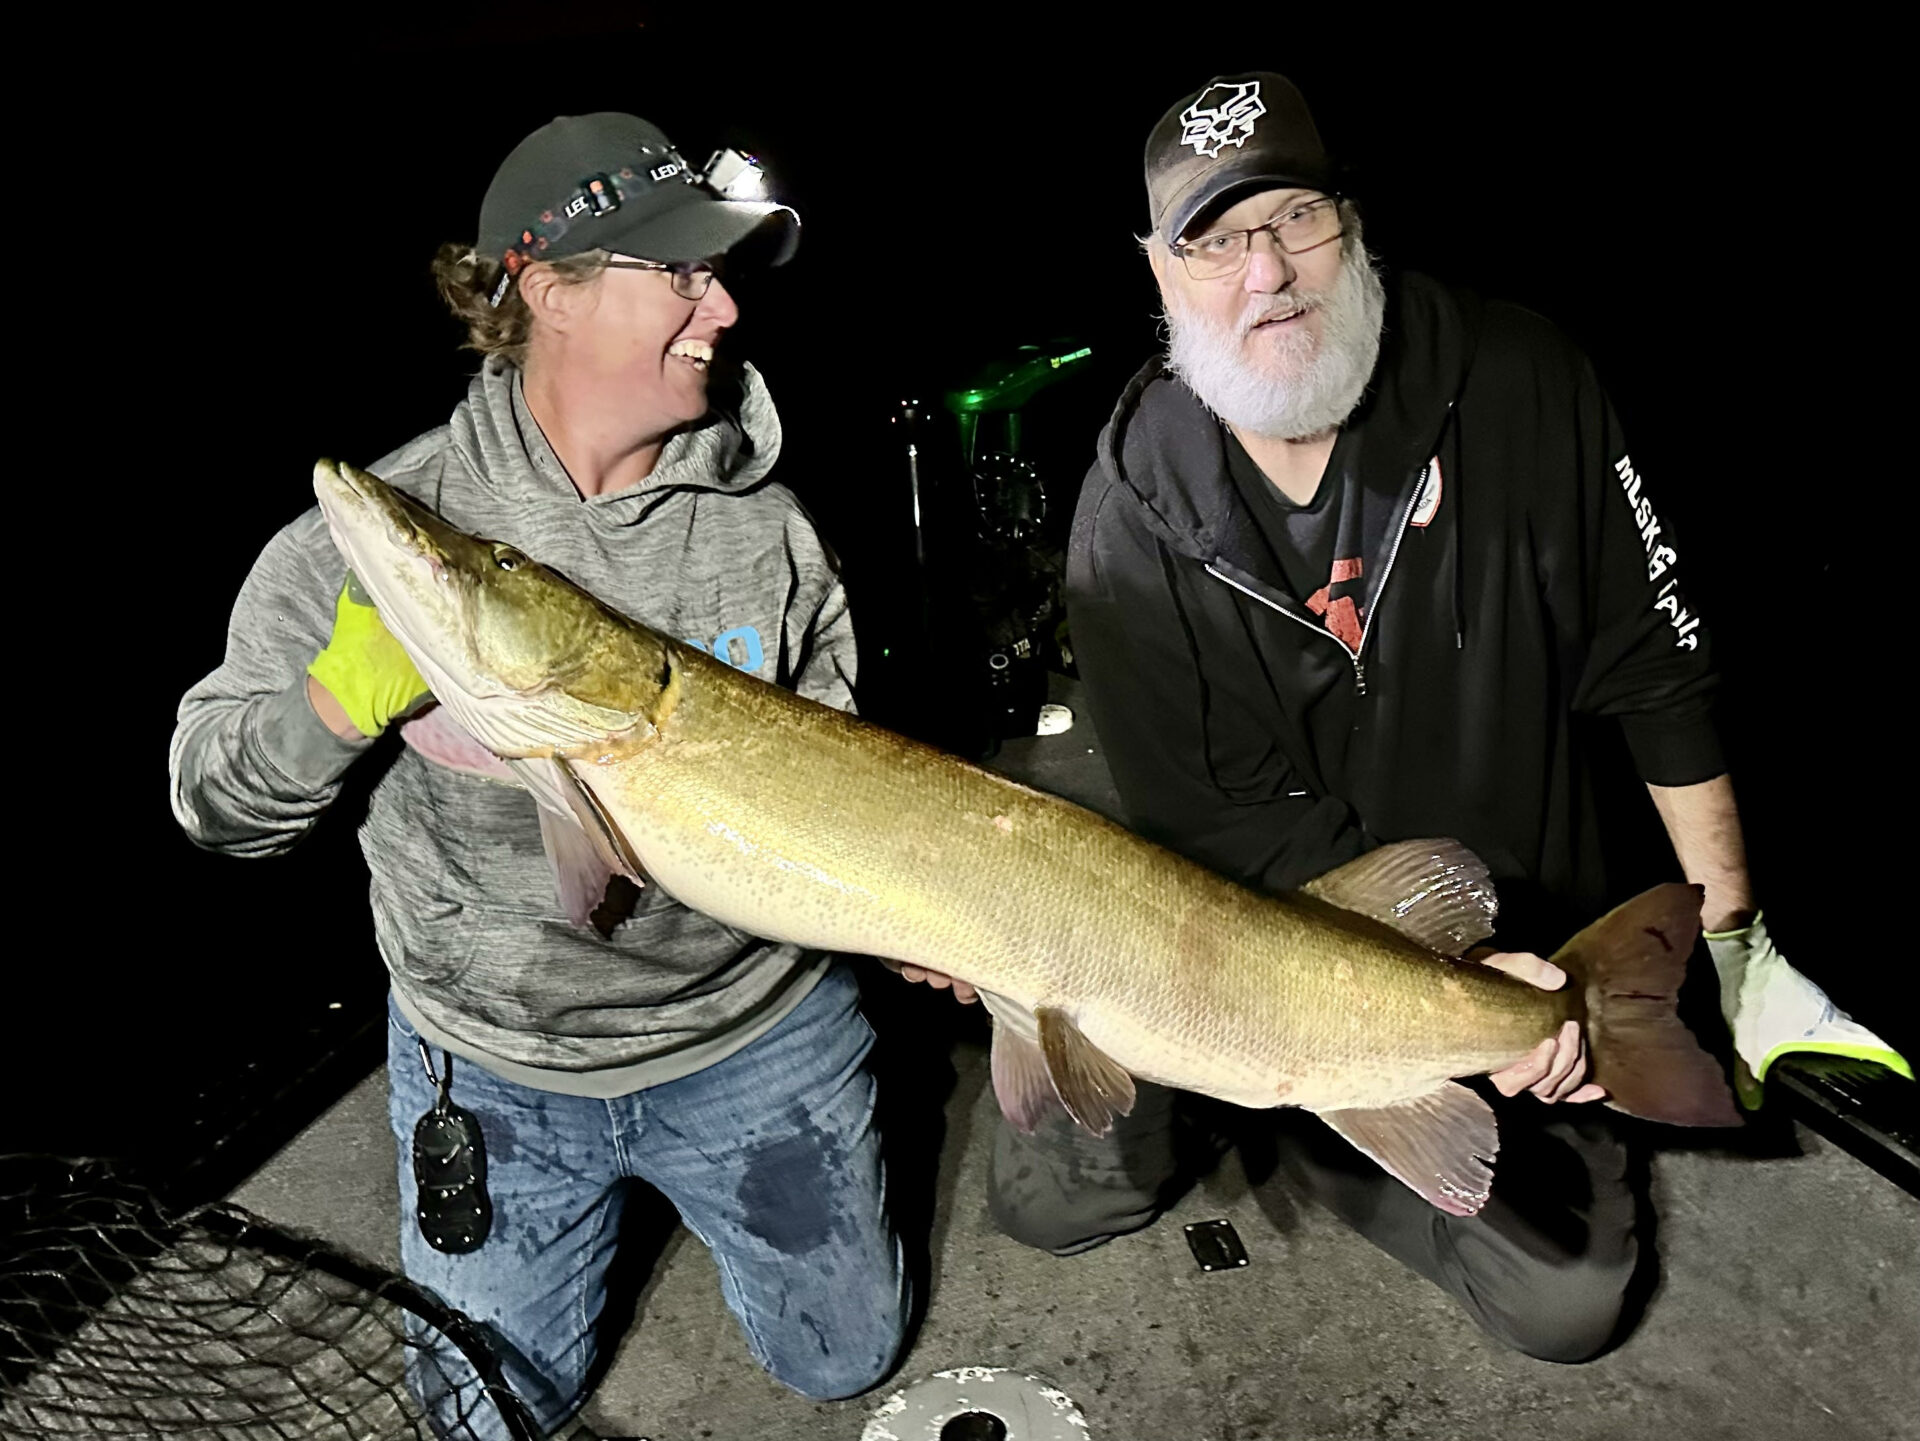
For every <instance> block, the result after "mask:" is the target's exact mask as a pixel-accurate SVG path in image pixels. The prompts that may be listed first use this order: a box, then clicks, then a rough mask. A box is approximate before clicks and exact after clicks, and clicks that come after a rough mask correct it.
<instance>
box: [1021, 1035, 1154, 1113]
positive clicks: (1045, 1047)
mask: <svg viewBox="0 0 1920 1441" xmlns="http://www.w3.org/2000/svg"><path fill="white" fill-rule="evenodd" d="M1033 1019H1034V1026H1035V1029H1036V1030H1037V1031H1038V1032H1039V1037H1040V1055H1041V1058H1042V1060H1043V1061H1044V1062H1045V1064H1046V1068H1047V1078H1048V1079H1049V1080H1050V1081H1052V1082H1053V1090H1054V1094H1055V1095H1057V1096H1058V1097H1059V1098H1060V1104H1061V1105H1063V1106H1065V1107H1066V1108H1067V1114H1068V1115H1069V1116H1072V1117H1073V1119H1074V1120H1076V1121H1078V1122H1079V1123H1080V1125H1081V1126H1082V1127H1083V1128H1084V1129H1086V1130H1088V1131H1091V1132H1092V1133H1093V1134H1094V1135H1096V1136H1104V1135H1106V1134H1107V1132H1108V1131H1111V1130H1112V1129H1113V1118H1114V1117H1115V1116H1124V1115H1127V1114H1129V1113H1130V1112H1131V1111H1132V1110H1133V1100H1134V1089H1133V1077H1132V1076H1130V1075H1128V1074H1127V1072H1126V1068H1125V1067H1123V1066H1122V1065H1120V1063H1119V1062H1117V1061H1115V1060H1114V1059H1113V1058H1112V1057H1111V1056H1109V1055H1108V1054H1107V1053H1106V1052H1105V1051H1102V1050H1101V1049H1100V1048H1099V1047H1098V1046H1096V1045H1094V1044H1093V1042H1092V1041H1089V1040H1088V1039H1087V1038H1086V1037H1085V1036H1084V1035H1083V1034H1081V1031H1080V1028H1079V1027H1078V1026H1076V1025H1075V1024H1074V1023H1073V1018H1072V1017H1071V1016H1069V1015H1068V1014H1067V1013H1066V1012H1065V1011H1063V1010H1061V1009H1060V1008H1059V1007H1058V1006H1039V1007H1036V1008H1035V1010H1034V1013H1033Z"/></svg>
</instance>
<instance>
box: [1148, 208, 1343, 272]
mask: <svg viewBox="0 0 1920 1441" xmlns="http://www.w3.org/2000/svg"><path fill="white" fill-rule="evenodd" d="M1262 231H1265V232H1266V233H1267V234H1268V235H1271V236H1272V237H1273V243H1274V244H1275V245H1277V246H1279V247H1280V249H1281V250H1283V251H1285V252H1286V253H1287V254H1288V255H1300V254H1303V253H1304V252H1306V251H1309V250H1314V249H1317V248H1319V247H1320V246H1322V245H1325V244H1326V243H1327V242H1328V241H1330V240H1338V239H1339V238H1340V237H1341V235H1342V234H1344V233H1345V231H1346V224H1345V221H1344V219H1343V217H1342V216H1341V214H1340V197H1339V196H1337V195H1316V196H1313V197H1311V198H1309V199H1306V200H1297V201H1295V202H1294V203H1293V204H1292V205H1289V206H1288V207H1287V208H1286V209H1285V210H1283V211H1281V212H1280V214H1278V215H1276V216H1274V217H1273V219H1271V220H1269V221H1268V222H1267V223H1266V224H1265V225H1255V226H1251V227H1249V228H1248V229H1245V230H1210V231H1208V232H1207V233H1206V234H1205V235H1201V236H1196V237H1195V238H1194V239H1192V240H1183V241H1181V242H1179V243H1178V244H1177V245H1174V246H1173V247H1172V249H1173V253H1174V254H1175V255H1177V256H1179V257H1180V260H1181V262H1182V263H1183V264H1184V265H1185V266H1186V267H1187V274H1188V275H1190V276H1192V277H1193V278H1194V279H1195V280H1219V279H1222V278H1224V277H1225V276H1229V275H1233V274H1235V273H1237V272H1238V271H1239V269H1240V267H1241V266H1243V265H1245V264H1246V263H1247V252H1248V250H1249V248H1250V247H1251V246H1252V244H1253V237H1254V236H1256V235H1258V234H1260V233H1261V232H1262Z"/></svg>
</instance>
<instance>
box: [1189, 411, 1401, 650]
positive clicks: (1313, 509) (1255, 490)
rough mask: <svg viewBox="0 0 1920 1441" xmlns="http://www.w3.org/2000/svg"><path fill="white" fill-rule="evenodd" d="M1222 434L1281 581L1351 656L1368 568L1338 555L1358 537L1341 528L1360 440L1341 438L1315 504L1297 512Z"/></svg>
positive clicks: (1231, 470)
mask: <svg viewBox="0 0 1920 1441" xmlns="http://www.w3.org/2000/svg"><path fill="white" fill-rule="evenodd" d="M1220 433H1221V437H1222V439H1223V440H1224V441H1225V442H1226V451H1227V474H1228V475H1229V476H1231V477H1232V479H1233V486H1234V489H1235V490H1237V491H1239V493H1240V498H1241V499H1242V500H1244V501H1245V502H1246V505H1247V509H1248V510H1249V511H1250V512H1252V515H1253V520H1254V524H1255V525H1256V526H1257V527H1258V529H1259V532H1260V536H1261V538H1262V539H1263V540H1264V541H1265V542H1266V547H1267V551H1268V553H1269V554H1270V555H1271V557H1272V559H1273V563H1274V566H1275V568H1276V570H1277V571H1278V572H1279V576H1280V578H1281V579H1283V580H1285V582H1286V585H1287V589H1288V590H1290V591H1291V592H1292V593H1293V598H1294V599H1295V600H1297V601H1299V602H1300V603H1301V604H1302V605H1304V606H1305V607H1306V608H1307V609H1308V610H1310V611H1312V612H1313V613H1314V615H1316V616H1317V617H1319V619H1320V623H1321V624H1322V625H1324V626H1325V627H1326V628H1327V629H1328V630H1329V631H1331V632H1332V633H1333V634H1334V635H1335V636H1337V637H1338V638H1339V639H1340V640H1342V641H1343V642H1345V643H1346V646H1347V648H1348V649H1349V650H1358V649H1359V647H1360V635H1361V630H1362V627H1363V625H1364V623H1365V618H1364V617H1363V616H1362V615H1361V613H1360V610H1359V602H1360V596H1361V594H1362V593H1363V587H1362V586H1360V585H1359V584H1357V582H1358V581H1359V580H1360V579H1361V571H1362V566H1363V562H1362V560H1361V559H1360V557H1358V556H1342V555H1340V554H1338V551H1339V548H1340V545H1341V541H1342V532H1343V530H1345V531H1346V532H1353V531H1354V530H1355V527H1354V526H1351V525H1349V526H1345V527H1343V526H1342V524H1341V522H1342V520H1343V519H1344V518H1345V513H1346V511H1347V510H1348V509H1349V508H1350V506H1351V505H1352V492H1353V489H1354V486H1355V484H1356V482H1355V479H1354V472H1355V465H1354V461H1355V459H1356V457H1355V455H1354V454H1353V452H1354V450H1355V448H1356V447H1355V444H1354V443H1353V442H1354V441H1356V440H1357V437H1356V436H1354V435H1353V434H1352V433H1351V432H1347V431H1342V432H1341V434H1340V438H1339V439H1338V440H1337V441H1336V442H1335V443H1334V448H1333V454H1332V455H1331V456H1329V457H1328V459H1327V470H1326V474H1325V475H1323V476H1321V478H1320V485H1319V487H1318V489H1316V490H1315V491H1314V493H1313V499H1312V500H1310V501H1308V502H1307V503H1306V504H1305V505H1295V504H1294V503H1293V502H1292V501H1290V500H1288V499H1287V498H1286V496H1284V495H1282V494H1281V493H1280V487H1279V486H1277V485H1275V484H1274V483H1273V482H1272V481H1271V480H1268V479H1267V476H1266V473H1265V472H1264V471H1262V470H1261V469H1260V467H1259V466H1258V465H1257V464H1256V463H1255V462H1254V459H1253V457H1252V456H1250V455H1248V454H1247V450H1246V447H1245V446H1243V445H1241V444H1240V441H1239V439H1238V438H1237V437H1236V436H1235V435H1234V433H1233V432H1232V431H1231V430H1229V429H1228V428H1227V427H1226V426H1224V425H1223V426H1221V427H1220ZM1351 539H1352V540H1354V541H1357V539H1358V537H1357V536H1351Z"/></svg>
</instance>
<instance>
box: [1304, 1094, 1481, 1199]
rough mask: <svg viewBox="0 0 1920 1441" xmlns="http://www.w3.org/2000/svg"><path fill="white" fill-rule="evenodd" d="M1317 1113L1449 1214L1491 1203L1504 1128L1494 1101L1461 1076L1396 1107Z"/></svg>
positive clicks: (1383, 1168) (1397, 1103)
mask: <svg viewBox="0 0 1920 1441" xmlns="http://www.w3.org/2000/svg"><path fill="white" fill-rule="evenodd" d="M1316 1114H1317V1115H1318V1116H1319V1117H1320V1119H1321V1120H1323V1121H1325V1122H1326V1123H1327V1124H1328V1125H1329V1126H1331V1127H1333V1129H1334V1130H1336V1131H1338V1132H1339V1133H1340V1134H1341V1135H1342V1136H1344V1137H1345V1138H1346V1139H1347V1140H1348V1141H1349V1142H1351V1143H1352V1145H1353V1146H1354V1147H1355V1148H1356V1149H1358V1150H1360V1151H1362V1152H1364V1153H1365V1154H1366V1155H1368V1156H1371V1157H1372V1158H1373V1159H1374V1160H1375V1161H1377V1162H1379V1164H1380V1167H1381V1169H1382V1170H1384V1171H1386V1172H1387V1173H1388V1174H1389V1175H1391V1176H1393V1177H1394V1179H1396V1180H1398V1181H1401V1182H1403V1183H1405V1184H1406V1185H1407V1186H1408V1187H1410V1188H1411V1189H1412V1190H1414V1191H1417V1192H1418V1193H1419V1194H1420V1195H1421V1196H1423V1197H1425V1198H1426V1199H1427V1200H1428V1201H1430V1202H1432V1203H1433V1204H1434V1205H1436V1206H1438V1207H1439V1208H1440V1209H1441V1210H1443V1211H1445V1212H1447V1213H1448V1214H1449V1215H1454V1216H1472V1215H1476V1214H1478V1212H1479V1210H1480V1208H1481V1207H1482V1206H1484V1205H1485V1204H1486V1202H1487V1196H1488V1195H1489V1194H1490V1193H1491V1191H1492V1189H1493V1159H1494V1157H1495V1156H1496V1155H1497V1154H1498V1153H1499V1150H1500V1127H1499V1124H1498V1123H1497V1122H1496V1121H1495V1120H1494V1116H1493V1107H1491V1106H1489V1105H1488V1104H1487V1103H1486V1102H1485V1101H1484V1100H1482V1099H1481V1098H1480V1097H1479V1096H1478V1095H1476V1094H1475V1093H1474V1092H1472V1091H1470V1090H1468V1089H1467V1088H1466V1087H1465V1086H1463V1085H1461V1084H1460V1083H1459V1082H1458V1081H1448V1082H1446V1083H1444V1084H1443V1085H1441V1086H1440V1087H1439V1088H1437V1089H1436V1090H1432V1091H1428V1092H1427V1093H1426V1094H1425V1095H1422V1096H1414V1097H1412V1098H1411V1099H1409V1100H1405V1101H1396V1102H1395V1103H1394V1104H1393V1105H1391V1106H1379V1107H1372V1108H1365V1109H1361V1108H1351V1109H1345V1110H1338V1111H1320V1112H1317V1113H1316Z"/></svg>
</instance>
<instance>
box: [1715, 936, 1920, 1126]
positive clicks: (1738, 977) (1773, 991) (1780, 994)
mask: <svg viewBox="0 0 1920 1441" xmlns="http://www.w3.org/2000/svg"><path fill="white" fill-rule="evenodd" d="M1706 940H1707V950H1708V952H1709V953H1710V954H1711V955H1712V956H1713V966H1714V969H1715V970H1716V971H1718V972H1719V975H1720V1011H1721V1014H1722V1015H1723V1016H1725V1017H1726V1021H1727V1029H1728V1030H1730V1031H1732V1032H1733V1049H1734V1052H1735V1054H1737V1055H1738V1056H1739V1058H1740V1060H1741V1062H1742V1063H1743V1066H1744V1073H1743V1070H1742V1068H1736V1069H1735V1072H1734V1080H1735V1083H1736V1085H1737V1087H1738V1089H1739V1092H1740V1099H1741V1100H1742V1101H1744V1102H1745V1103H1746V1105H1747V1106H1748V1108H1749V1109H1751V1108H1753V1107H1755V1106H1758V1105H1759V1104H1760V1098H1761V1090H1760V1082H1762V1081H1764V1080H1765V1079H1766V1077H1767V1071H1768V1069H1769V1068H1770V1067H1771V1066H1772V1065H1773V1063H1774V1061H1775V1060H1777V1059H1778V1058H1779V1057H1781V1056H1783V1055H1786V1054H1789V1053H1791V1052H1794V1051H1804V1052H1810V1053H1813V1054H1826V1055H1834V1056H1850V1057H1853V1058H1854V1059H1856V1060H1863V1061H1875V1062H1878V1063H1879V1064H1880V1065H1883V1066H1885V1067H1886V1068H1887V1069H1888V1070H1890V1071H1892V1072H1894V1073H1895V1074H1896V1075H1901V1076H1905V1077H1906V1078H1907V1079H1908V1080H1912V1079H1913V1067H1912V1066H1910V1065H1908V1064H1907V1061H1906V1058H1905V1057H1903V1056H1902V1055H1901V1054H1900V1053H1899V1052H1898V1051H1896V1050H1894V1049H1893V1047H1891V1046H1889V1045H1888V1044H1887V1043H1886V1042H1885V1041H1883V1040H1881V1039H1880V1037H1879V1036H1877V1035H1875V1034H1874V1033H1873V1032H1872V1031H1869V1030H1868V1029H1867V1028H1866V1027H1865V1026H1863V1025H1861V1024H1860V1023H1859V1022H1858V1021H1856V1020H1854V1019H1853V1018H1852V1017H1851V1016H1849V1015H1848V1014H1847V1013H1846V1012H1845V1011H1842V1010H1840V1009H1838V1008H1837V1007H1836V1006H1835V1005H1834V1004H1833V1002H1832V1001H1830V1000H1828V999H1827V993H1826V992H1825V991H1823V990H1821V989H1820V987H1819V986H1817V985H1815V984H1814V983H1813V982H1812V981H1810V980H1808V979H1807V978H1806V977H1805V976H1803V975H1801V974H1800V972H1799V971H1797V970H1795V969H1794V968H1793V967H1792V966H1791V965H1789V964H1788V963H1787V959H1786V957H1784V956H1782V955H1781V954H1780V952H1779V950H1778V949H1776V948H1775V946H1774V944H1773V941H1772V939H1771V938H1770V937H1769V936H1768V935H1767V923H1766V922H1765V921H1764V920H1763V919H1762V918H1761V917H1760V916H1758V915H1755V916H1754V917H1753V918H1752V921H1751V923H1750V924H1748V925H1745V926H1741V927H1739V928H1738V929H1735V930H1729V931H1708V932H1707V933H1706Z"/></svg>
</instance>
